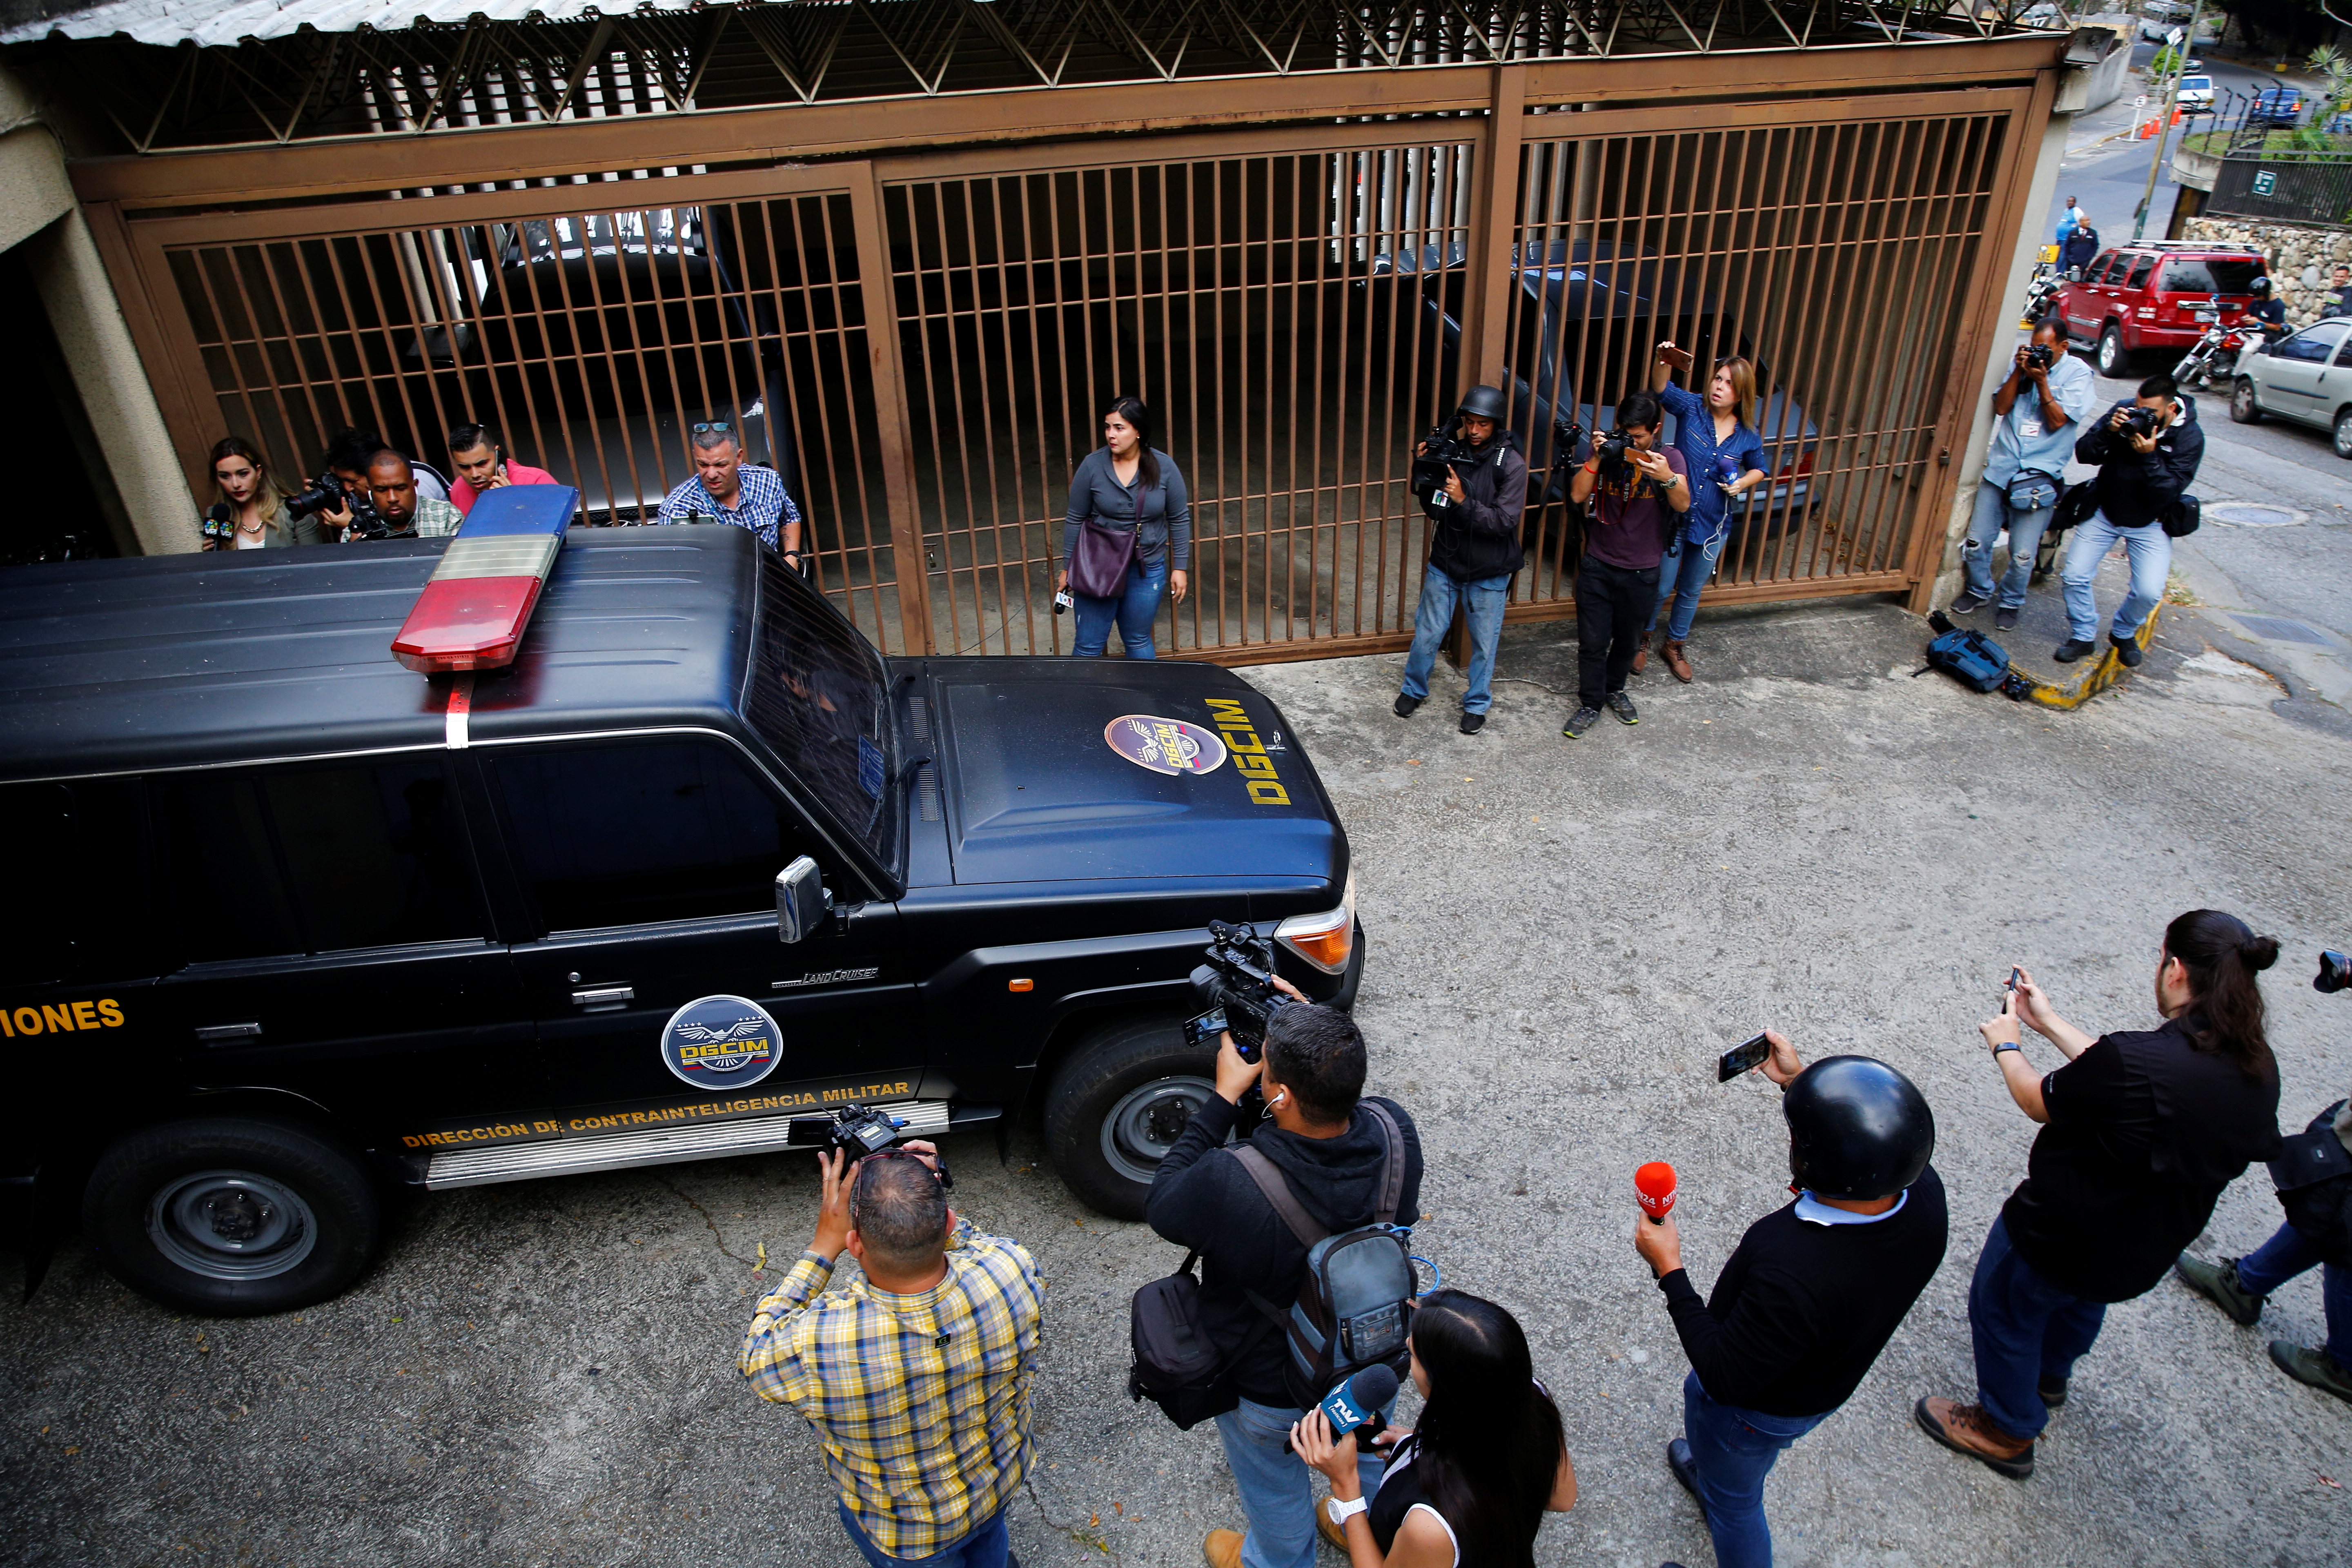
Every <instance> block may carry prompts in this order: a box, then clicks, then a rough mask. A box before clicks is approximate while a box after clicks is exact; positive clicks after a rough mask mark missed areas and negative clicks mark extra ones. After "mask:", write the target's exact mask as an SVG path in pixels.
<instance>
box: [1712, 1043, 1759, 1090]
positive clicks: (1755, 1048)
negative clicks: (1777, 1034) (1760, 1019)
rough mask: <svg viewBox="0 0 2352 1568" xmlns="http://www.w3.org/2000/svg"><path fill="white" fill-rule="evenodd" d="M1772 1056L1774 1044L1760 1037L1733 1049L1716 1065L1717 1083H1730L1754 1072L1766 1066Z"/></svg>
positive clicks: (1725, 1053) (1724, 1054)
mask: <svg viewBox="0 0 2352 1568" xmlns="http://www.w3.org/2000/svg"><path fill="white" fill-rule="evenodd" d="M1771 1054H1772V1042H1771V1041H1769V1040H1768V1039H1766V1038H1765V1037H1763V1036H1761V1035H1759V1036H1757V1037H1755V1038H1754V1039H1752V1040H1748V1041H1747V1042H1745V1043H1744V1044H1741V1045H1737V1046H1734V1047H1731V1048H1730V1049H1729V1050H1727V1051H1726V1052H1724V1053H1723V1056H1722V1058H1721V1059H1720V1060H1718V1061H1717V1063H1716V1064H1715V1081H1716V1082H1717V1083H1729V1082H1730V1081H1731V1080H1732V1079H1736V1078H1738V1076H1739V1075H1740V1074H1741V1073H1744V1072H1748V1071H1752V1070H1753V1069H1755V1068H1759V1067H1761V1066H1762V1065H1763V1064H1764V1058H1767V1057H1769V1056H1770V1055H1771Z"/></svg>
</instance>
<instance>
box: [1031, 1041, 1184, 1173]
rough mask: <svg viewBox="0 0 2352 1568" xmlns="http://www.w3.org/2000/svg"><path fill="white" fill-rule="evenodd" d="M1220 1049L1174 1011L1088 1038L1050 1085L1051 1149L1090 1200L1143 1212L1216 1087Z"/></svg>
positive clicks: (1059, 1166)
mask: <svg viewBox="0 0 2352 1568" xmlns="http://www.w3.org/2000/svg"><path fill="white" fill-rule="evenodd" d="M1215 1075H1216V1053H1215V1052H1213V1051H1209V1050H1196V1049H1193V1048H1192V1047H1188V1046H1186V1045H1185V1044H1184V1031H1183V1027H1182V1026H1181V1025H1180V1024H1178V1023H1177V1021H1176V1020H1175V1019H1173V1018H1129V1019H1126V1020H1124V1021H1122V1022H1120V1023H1117V1024H1112V1025H1109V1026H1107V1027H1105V1028H1103V1029H1100V1030H1098V1031H1097V1032H1096V1033H1095V1034H1093V1035H1091V1036H1089V1037H1087V1039H1085V1040H1083V1041H1081V1042H1080V1043H1079V1045H1078V1047H1077V1048H1076V1050H1074V1051H1072V1052H1071V1053H1070V1056H1069V1059H1068V1060H1067V1061H1065V1062H1064V1063H1063V1064H1062V1068H1061V1070H1060V1071H1059V1072H1057V1073H1055V1075H1054V1083H1053V1087H1052V1088H1051V1089H1047V1090H1046V1092H1045V1148H1046V1152H1047V1153H1048V1154H1049V1155H1050V1156H1051V1158H1052V1159H1053V1162H1054V1169H1055V1172H1056V1173H1058V1174H1059V1175H1060V1176H1061V1178H1062V1180H1063V1182H1064V1183H1065V1184H1066V1185H1067V1186H1068V1187H1069V1189H1070V1191H1071V1192H1073V1193H1075V1194H1077V1196H1078V1199H1079V1201H1080V1202H1082V1203H1084V1204H1085V1205H1087V1207H1088V1208H1091V1209H1095V1210H1097V1211H1098V1212H1100V1213H1102V1214H1107V1215H1110V1216H1111V1217H1113V1218H1114V1219H1141V1218H1142V1217H1143V1200H1144V1198H1145V1196H1146V1194H1149V1193H1150V1191H1151V1178H1152V1176H1153V1175H1154V1174H1155V1173H1157V1172H1158V1171H1159V1169H1160V1160H1161V1159H1162V1158H1163V1157H1165V1156H1166V1154H1167V1152H1168V1151H1169V1149H1170V1148H1171V1146H1172V1145H1173V1144H1174V1143H1175V1142H1176V1140H1177V1139H1179V1138H1181V1136H1183V1133H1184V1129H1185V1128H1186V1127H1187V1126H1189V1125H1191V1123H1192V1113H1193V1112H1194V1111H1196V1110H1199V1109H1200V1108H1201V1107H1202V1105H1204V1104H1206V1103H1207V1102H1208V1101H1209V1100H1211V1099H1212V1098H1213V1096H1214V1095H1215V1094H1216V1092H1217V1091H1216V1085H1215Z"/></svg>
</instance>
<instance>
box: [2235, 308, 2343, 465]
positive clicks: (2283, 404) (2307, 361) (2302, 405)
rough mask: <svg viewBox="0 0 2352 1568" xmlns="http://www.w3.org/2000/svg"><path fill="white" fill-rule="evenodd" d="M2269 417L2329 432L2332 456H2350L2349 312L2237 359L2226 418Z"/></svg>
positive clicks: (2245, 421) (2243, 422)
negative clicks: (2236, 368) (2333, 448)
mask: <svg viewBox="0 0 2352 1568" xmlns="http://www.w3.org/2000/svg"><path fill="white" fill-rule="evenodd" d="M2270 416H2275V417H2277V418H2280V419H2291V420H2293V421H2294V423H2296V424H2298V425H2308V426H2312V427H2313V428H2314V429H2318V430H2326V431H2327V432H2329V433H2330V434H2331V435H2332V436H2334V437H2335V439H2336V456H2337V457H2339V458H2352V316H2330V317H2329V318H2328V319H2327V320H2326V321H2315V322H2313V323H2312V324H2311V325H2310V326H2307V327H2305V328H2304V329H2303V331H2299V332H2294V333H2292V334H2290V335H2289V336H2287V337H2284V338H2281V339H2280V340H2279V341H2278V342H2274V343H2263V344H2260V345H2258V346H2256V347H2255V348H2254V349H2252V351H2251V352H2250V353H2246V354H2244V355H2242V356H2241V357H2240V358H2239V361H2238V381H2237V384H2236V385H2235V386H2234V387H2232V388H2231V392H2230V417H2231V418H2232V419H2234V420H2236V421H2237V422H2238V423H2239V424H2241V425H2252V424H2254V423H2256V422H2257V421H2259V420H2262V419H2263V418H2265V417H2270Z"/></svg>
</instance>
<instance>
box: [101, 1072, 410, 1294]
mask: <svg viewBox="0 0 2352 1568" xmlns="http://www.w3.org/2000/svg"><path fill="white" fill-rule="evenodd" d="M379 1228H380V1226H379V1222H378V1205H377V1202H376V1194H375V1189H374V1188H373V1186H372V1185H370V1184H369V1182H368V1178H367V1175H366V1173H364V1172H362V1170H361V1169H360V1167H359V1164H358V1163H357V1162H355V1161H354V1160H352V1158H351V1156H350V1155H348V1154H346V1153H345V1152H343V1151H342V1150H341V1149H339V1148H337V1147H336V1146H335V1145H334V1144H333V1143H332V1142H329V1141H328V1140H327V1139H325V1138H323V1137H321V1136H320V1135H319V1134H318V1133H316V1132H312V1131H308V1130H307V1129H304V1128H300V1127H296V1126H292V1125H289V1124H288V1123H285V1122H278V1121H247V1120H244V1119H241V1118H238V1119H232V1118H228V1117H207V1118H205V1119H202V1120H198V1121H174V1122H169V1123H166V1124H165V1125H163V1126H161V1127H150V1128H147V1129H145V1130H143V1131H138V1132H134V1133H131V1135H130V1136H129V1137H127V1138H124V1139H123V1140H122V1141H121V1142H118V1143H116V1144H115V1145H114V1147H112V1148H111V1149H109V1150H108V1151H107V1152H106V1153H105V1155H104V1156H103V1157H102V1158H100V1161H99V1163H98V1168H97V1169H96V1170H95V1171H94V1172H92V1173H91V1174H90V1178H89V1186H88V1187H87V1188H86V1189H84V1191H83V1194H82V1230H83V1234H84V1235H86V1236H87V1237H89V1242H90V1246H91V1247H92V1248H93V1249H94V1250H95V1251H96V1252H97V1254H98V1258H99V1261H100V1263H102V1264H104V1265H105V1266H106V1268H107V1271H108V1272H109V1273H110V1274H112V1275H113V1276H114V1277H115V1278H116V1279H120V1280H121V1281H122V1282H123V1283H124V1284H125V1285H128V1286H130V1287H131V1289H133V1290H136V1291H138V1292H139V1293H140V1294H141V1295H142V1296H146V1297H149V1298H151V1299H152V1300H156V1301H160V1302H162V1303H163V1305H164V1306H167V1307H171V1308H173V1309H175V1310H180V1311H184V1312H195V1313H200V1314H203V1315H205V1316H208V1317H223V1318H242V1317H254V1316H258V1315H259V1314H262V1313H265V1312H283V1311H288V1310H292V1309H293V1308H296V1307H307V1306H309V1305H310V1304H311V1303H312V1302H315V1301H323V1300H327V1299H328V1298H329V1297H331V1296H335V1295H340V1294H341V1292H342V1291H343V1289H345V1288H346V1287H348V1286H349V1285H350V1284H351V1282H352V1280H353V1279H357V1278H358V1277H359V1273H360V1270H361V1269H362V1268H366V1267H367V1262H368V1259H369V1258H371V1257H372V1256H373V1254H374V1252H375V1245H376V1237H377V1235H378V1231H379Z"/></svg>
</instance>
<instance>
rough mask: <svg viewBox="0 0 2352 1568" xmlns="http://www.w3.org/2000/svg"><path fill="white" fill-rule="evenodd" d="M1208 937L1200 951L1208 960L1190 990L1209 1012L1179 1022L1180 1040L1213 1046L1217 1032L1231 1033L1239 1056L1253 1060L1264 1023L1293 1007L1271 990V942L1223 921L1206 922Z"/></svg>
mask: <svg viewBox="0 0 2352 1568" xmlns="http://www.w3.org/2000/svg"><path fill="white" fill-rule="evenodd" d="M1209 936H1210V938H1211V941H1210V942H1209V945H1208V947H1207V949H1206V950H1205V951H1204V952H1203V953H1202V956H1203V957H1204V958H1206V959H1207V960H1208V962H1207V963H1203V964H1202V965H1201V966H1200V967H1199V968H1198V969H1195V970H1194V971H1192V994H1194V995H1196V996H1198V997H1200V999H1201V1000H1202V1002H1204V1003H1206V1004H1208V1008H1209V1010H1208V1011H1207V1012H1205V1013H1202V1015H1201V1016H1199V1017H1196V1018H1187V1019H1186V1020H1184V1043H1185V1044H1186V1045H1188V1046H1192V1047H1200V1046H1204V1045H1214V1044H1215V1043H1216V1039H1217V1037H1218V1036H1219V1035H1223V1034H1230V1035H1232V1036H1233V1037H1234V1050H1236V1051H1238V1052H1240V1053H1241V1058H1242V1060H1244V1061H1245V1062H1254V1061H1255V1060H1257V1059H1258V1057H1259V1055H1260V1054H1261V1053H1262V1052H1263V1051H1264V1050H1265V1026H1266V1023H1267V1021H1268V1020H1269V1019H1271V1018H1272V1017H1273V1016H1274V1015H1275V1014H1276V1013H1278V1012H1280V1011H1281V1010H1282V1009H1283V1008H1285V1007H1287V1006H1290V1005H1293V1004H1292V999H1291V998H1290V997H1288V996H1286V995H1284V994H1282V993H1281V992H1280V991H1279V990H1276V988H1275V984H1274V943H1273V942H1272V941H1271V940H1270V939H1268V938H1265V937H1261V936H1260V935H1258V934H1257V928H1256V927H1255V926H1247V925H1227V924H1226V923H1225V922H1224V921H1210V922H1209Z"/></svg>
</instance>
